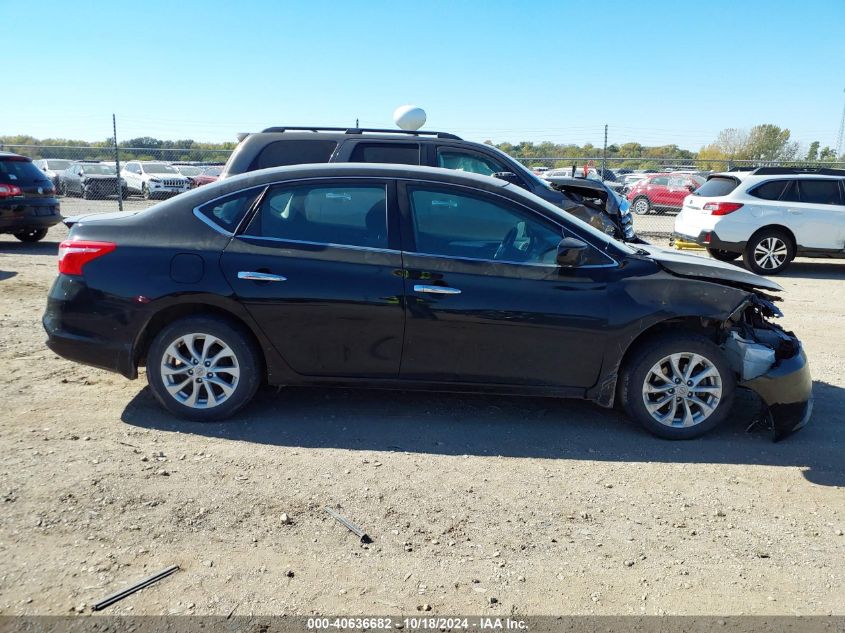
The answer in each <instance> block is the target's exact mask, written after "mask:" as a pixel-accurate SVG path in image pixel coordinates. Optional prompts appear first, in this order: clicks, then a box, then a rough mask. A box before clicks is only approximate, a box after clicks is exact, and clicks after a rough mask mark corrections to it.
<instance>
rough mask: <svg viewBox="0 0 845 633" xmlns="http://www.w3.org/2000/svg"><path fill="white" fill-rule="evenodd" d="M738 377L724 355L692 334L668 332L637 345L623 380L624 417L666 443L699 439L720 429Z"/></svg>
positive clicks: (708, 342) (698, 336)
mask: <svg viewBox="0 0 845 633" xmlns="http://www.w3.org/2000/svg"><path fill="white" fill-rule="evenodd" d="M735 389H736V377H735V376H734V372H733V370H731V368H730V367H729V366H728V363H727V361H726V360H725V358H724V355H723V353H722V350H720V349H719V347H718V346H716V344H715V343H713V342H712V341H711V340H709V339H708V338H706V337H704V336H701V335H700V334H696V333H693V332H683V331H681V332H672V333H667V334H663V335H661V336H658V337H654V338H651V339H649V341H648V344H647V345H640V346H639V348H638V349H637V350H636V351H635V352H634V355H633V357H632V358H631V360H630V362H629V363H628V364H627V369H626V371H625V372H624V374H623V377H622V385H621V396H622V402H623V405H624V406H625V411H626V412H627V413H628V415H629V416H630V417H631V418H632V419H634V420H636V421H637V422H639V423H640V424H642V425H643V426H644V427H645V428H646V429H648V430H649V431H651V432H652V433H654V434H655V435H658V436H660V437H664V438H666V439H670V440H687V439H692V438H694V437H699V436H700V435H703V434H704V433H707V432H708V431H710V430H711V429H713V428H715V427H716V426H718V425H719V424H721V423H722V422H723V421H724V420H725V418H726V417H727V415H728V413H729V411H730V408H731V404H732V403H733V397H734V391H735Z"/></svg>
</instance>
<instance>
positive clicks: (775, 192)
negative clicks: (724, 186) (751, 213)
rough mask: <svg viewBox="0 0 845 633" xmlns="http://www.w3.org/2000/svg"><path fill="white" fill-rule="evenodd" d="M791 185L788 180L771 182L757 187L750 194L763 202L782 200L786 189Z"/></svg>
mask: <svg viewBox="0 0 845 633" xmlns="http://www.w3.org/2000/svg"><path fill="white" fill-rule="evenodd" d="M788 185H789V181H788V180H770V181H769V182H764V183H763V184H762V185H757V186H756V187H754V188H753V189H751V190H750V191H749V192H748V193H749V194H750V195H752V196H754V197H755V198H760V199H761V200H780V198H781V196H782V195H783V191H784V189H786V187H787V186H788Z"/></svg>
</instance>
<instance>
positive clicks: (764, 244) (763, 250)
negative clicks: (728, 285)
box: [674, 167, 845, 275]
mask: <svg viewBox="0 0 845 633" xmlns="http://www.w3.org/2000/svg"><path fill="white" fill-rule="evenodd" d="M674 236H675V237H676V238H680V239H683V240H686V241H690V242H695V243H697V244H701V245H702V246H705V247H706V248H707V251H708V252H709V253H710V255H712V256H713V257H714V258H716V259H719V260H722V261H733V260H735V259H737V258H738V257H740V255H741V256H742V258H743V261H744V263H745V266H746V267H747V268H748V269H749V270H751V271H753V272H755V273H758V274H761V275H776V274H777V273H779V272H782V271H783V270H784V269H785V268H786V267H787V266H789V263H790V262H791V261H792V260H793V258H795V257H796V256H801V257H838V258H845V169H802V168H789V167H760V168H757V169H754V170H753V171H732V172H724V173H719V174H713V175H711V176H710V177H709V178H708V179H707V182H705V183H704V184H703V185H702V186H701V187H699V188H698V189H697V190H696V191H694V192H693V193H691V194H690V195H688V196H687V197H686V198H684V204H683V207H682V208H681V212H680V213H679V214H678V216H677V217H676V218H675V230H674Z"/></svg>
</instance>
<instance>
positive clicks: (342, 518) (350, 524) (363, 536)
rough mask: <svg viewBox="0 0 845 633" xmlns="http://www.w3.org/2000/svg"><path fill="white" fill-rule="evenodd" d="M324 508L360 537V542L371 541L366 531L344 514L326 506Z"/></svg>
mask: <svg viewBox="0 0 845 633" xmlns="http://www.w3.org/2000/svg"><path fill="white" fill-rule="evenodd" d="M325 510H326V512H328V513H329V514H330V515H331V516H333V517H334V518H335V519H337V520H338V521H340V522H341V523H343V525H345V526H346V527H347V528H348V529H349V531H350V532H352V533H353V534H355V535H356V536H357V537H358V538H360V539H361V542H362V543H372V542H373V540H372V539H371V538H370V537H369V536H368V535H367V533H366V532H364V530H362V529H361V528H359V527H358V526H357V525H355V524H354V523H353V522H352V521H350V520H349V519H347V518H346V517H345V516H343V515H340V514H338V513H337V512H335V511H334V510H332V509H331V508H329V507H326V508H325Z"/></svg>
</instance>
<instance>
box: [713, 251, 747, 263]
mask: <svg viewBox="0 0 845 633" xmlns="http://www.w3.org/2000/svg"><path fill="white" fill-rule="evenodd" d="M707 252H708V253H710V257H712V258H713V259H718V260H719V261H720V262H732V261H736V258H737V257H739V256H741V255H742V253H734V252H732V251H723V250H722V249H719V248H708V249H707Z"/></svg>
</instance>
